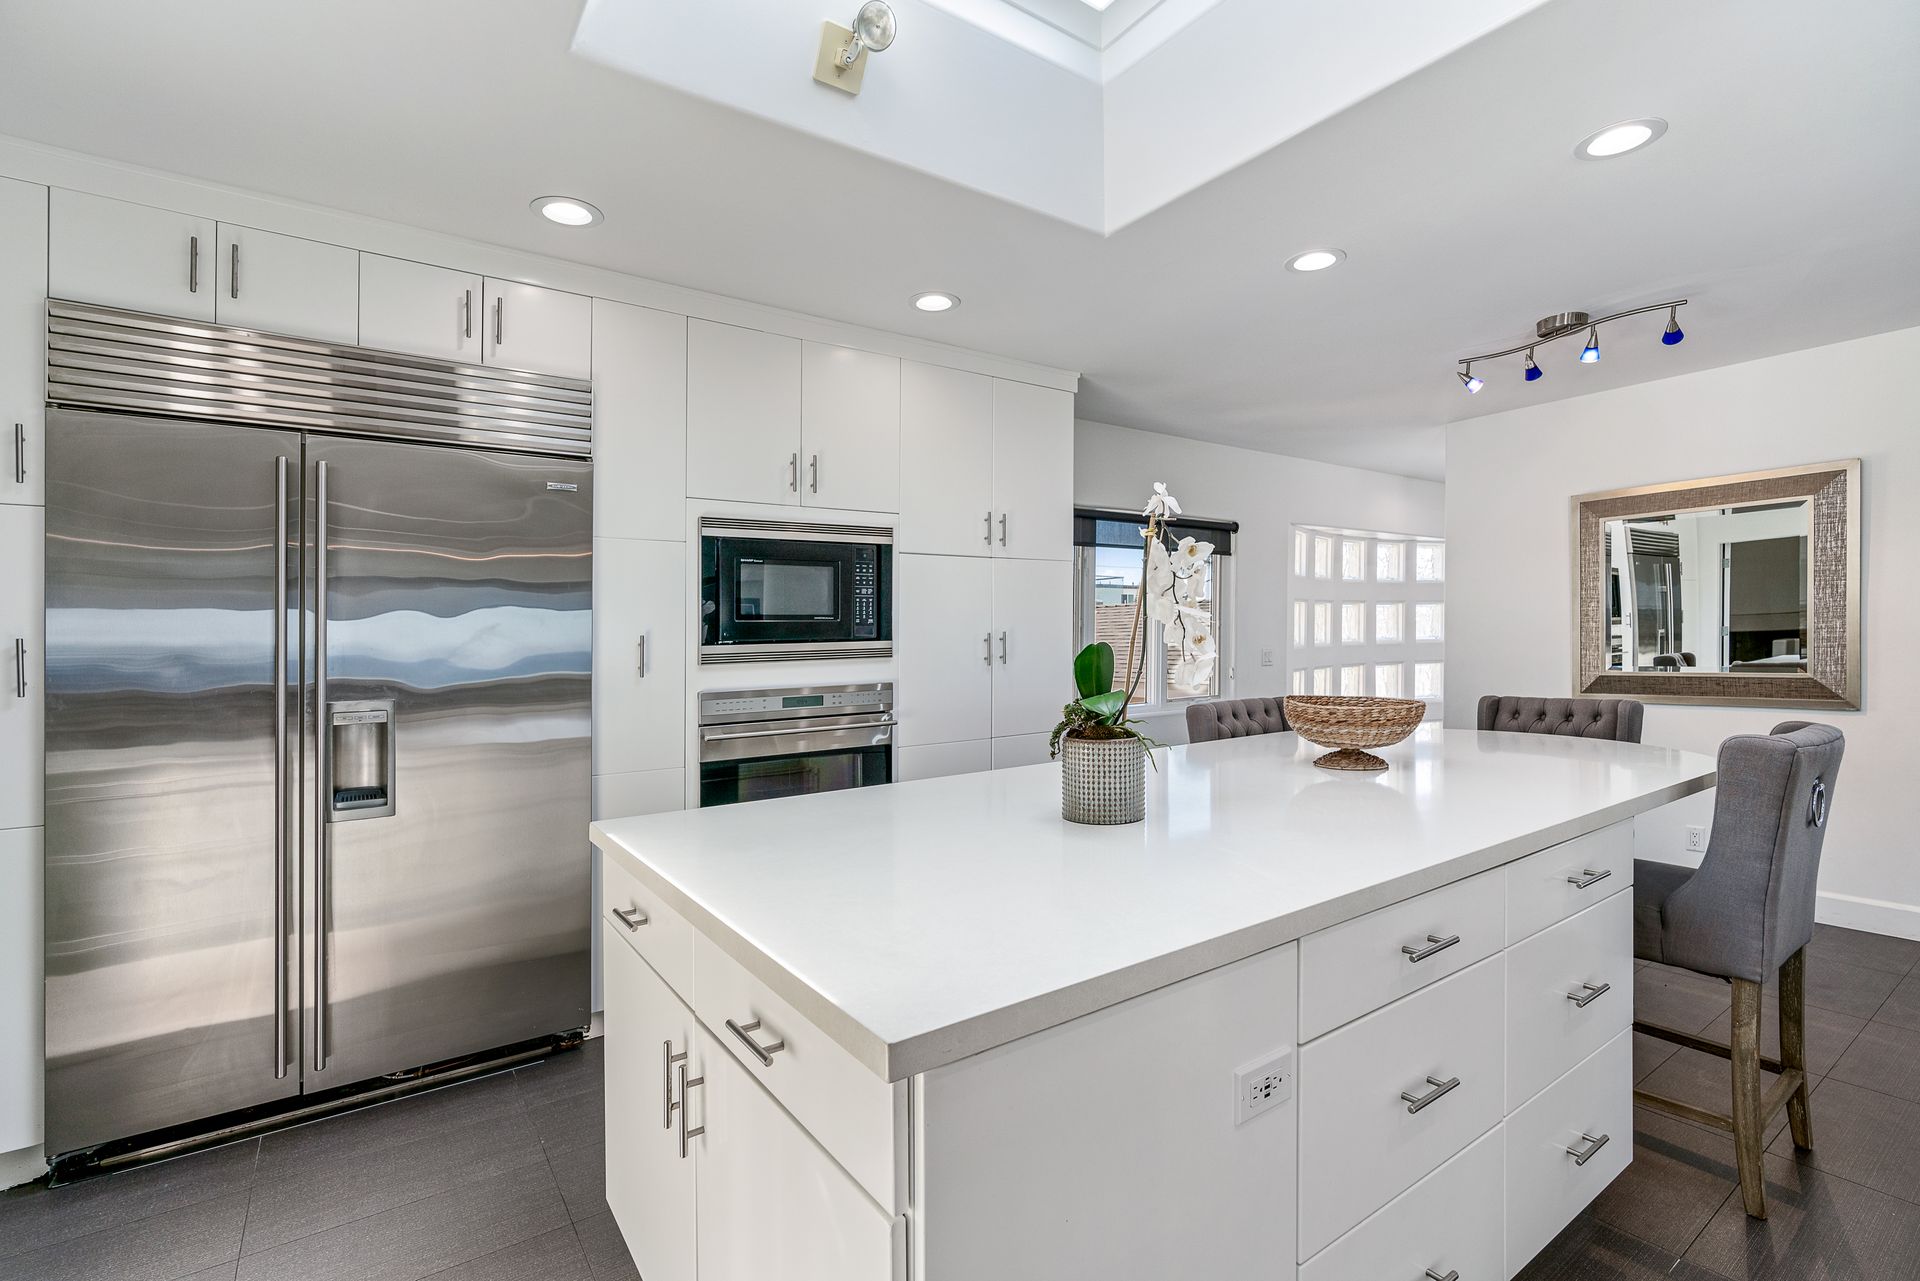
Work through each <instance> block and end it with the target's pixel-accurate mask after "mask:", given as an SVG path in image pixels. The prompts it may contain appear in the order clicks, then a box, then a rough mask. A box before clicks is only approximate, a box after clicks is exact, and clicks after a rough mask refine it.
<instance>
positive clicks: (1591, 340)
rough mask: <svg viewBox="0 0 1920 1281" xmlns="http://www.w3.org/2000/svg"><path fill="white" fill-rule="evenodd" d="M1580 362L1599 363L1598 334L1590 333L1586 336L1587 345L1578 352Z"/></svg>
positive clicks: (1586, 363)
mask: <svg viewBox="0 0 1920 1281" xmlns="http://www.w3.org/2000/svg"><path fill="white" fill-rule="evenodd" d="M1580 363H1581V364H1583V365H1597V364H1599V363H1600V335H1598V334H1592V335H1589V336H1588V338H1587V345H1586V347H1585V348H1584V349H1582V351H1581V352H1580Z"/></svg>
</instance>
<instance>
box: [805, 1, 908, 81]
mask: <svg viewBox="0 0 1920 1281" xmlns="http://www.w3.org/2000/svg"><path fill="white" fill-rule="evenodd" d="M897 31H898V24H897V23H896V22H895V21H894V17H893V7H892V6H891V5H889V4H888V3H887V0H867V2H866V3H865V4H863V5H861V6H860V12H859V13H856V14H854V15H853V26H851V27H843V26H841V25H840V24H839V23H837V22H823V23H821V24H820V52H819V54H818V55H817V56H816V57H815V58H814V62H813V78H814V79H815V80H818V81H819V82H820V83H821V84H823V85H831V86H832V87H833V88H835V89H839V90H842V91H843V92H846V93H859V92H860V82H861V80H862V79H863V78H865V76H866V74H867V51H868V50H869V49H871V50H872V51H873V52H875V53H882V52H884V51H885V50H886V48H887V47H888V46H889V45H891V44H892V43H893V37H894V35H895V34H896V32H897Z"/></svg>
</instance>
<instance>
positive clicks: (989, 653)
mask: <svg viewBox="0 0 1920 1281" xmlns="http://www.w3.org/2000/svg"><path fill="white" fill-rule="evenodd" d="M984 639H985V640H986V642H987V666H988V667H992V666H993V633H992V632H988V633H987V634H986V636H985V637H984Z"/></svg>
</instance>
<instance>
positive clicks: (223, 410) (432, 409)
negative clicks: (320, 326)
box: [47, 299, 593, 458]
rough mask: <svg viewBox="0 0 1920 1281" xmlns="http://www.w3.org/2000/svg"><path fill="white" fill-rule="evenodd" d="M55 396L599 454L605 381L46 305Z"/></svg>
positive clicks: (170, 412)
mask: <svg viewBox="0 0 1920 1281" xmlns="http://www.w3.org/2000/svg"><path fill="white" fill-rule="evenodd" d="M47 400H48V402H49V403H51V404H55V405H71V406H76V407H85V408H89V409H106V410H117V411H120V412H123V413H138V414H154V415H162V416H166V417H173V418H208V419H217V420H219V421H222V422H231V423H259V424H261V425H271V426H275V427H305V428H310V429H313V430H317V431H330V432H338V433H340V434H343V435H355V436H377V437H380V438H382V439H387V440H414V441H426V442H431V443H436V444H451V445H468V446H472V447H475V448H483V449H512V450H518V451H521V452H524V453H535V454H558V455H563V456H566V457H569V458H586V457H591V456H592V453H593V384H591V383H588V382H582V381H580V380H578V379H574V378H559V377H555V376H553V375H550V374H534V373H525V372H522V371H520V370H514V369H501V368H499V367H497V366H491V365H462V364H456V363H454V362H452V361H446V360H435V359H433V358H431V357H427V356H407V355H401V354H397V353H395V352H389V351H374V350H372V349H370V348H366V347H346V346H339V345H336V344H333V343H323V342H315V341H312V340H310V339H305V338H286V337H281V336H279V335H277V334H265V333H259V332H256V331H254V330H251V329H229V328H226V327H224V326H221V325H208V324H202V323H200V322H198V321H191V320H180V319H177V318H174V317H169V316H149V315H145V314H142V313H140V312H133V311H121V310H118V309H116V308H112V307H96V306H92V305H89V304H86V303H75V302H63V301H60V300H58V299H49V300H48V302H47Z"/></svg>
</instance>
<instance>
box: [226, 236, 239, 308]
mask: <svg viewBox="0 0 1920 1281" xmlns="http://www.w3.org/2000/svg"><path fill="white" fill-rule="evenodd" d="M227 296H228V297H230V298H238V297H239V296H240V242H239V241H237V240H236V241H234V242H233V245H232V247H231V250H230V251H229V253H228V265H227Z"/></svg>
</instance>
